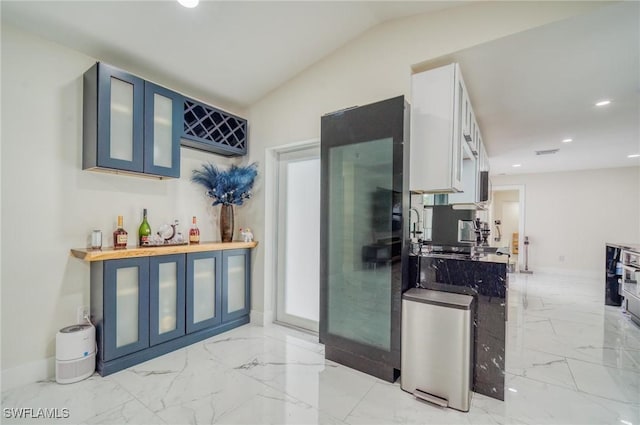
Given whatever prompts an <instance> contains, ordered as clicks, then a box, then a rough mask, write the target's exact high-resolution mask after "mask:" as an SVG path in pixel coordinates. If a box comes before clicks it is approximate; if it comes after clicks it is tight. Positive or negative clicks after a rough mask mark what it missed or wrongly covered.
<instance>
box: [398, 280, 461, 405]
mask: <svg viewBox="0 0 640 425" xmlns="http://www.w3.org/2000/svg"><path fill="white" fill-rule="evenodd" d="M473 301H474V299H473V297H471V296H469V295H462V294H456V293H449V292H442V291H432V290H428V289H420V288H412V289H410V290H408V291H407V292H405V293H404V294H403V295H402V352H401V353H402V354H401V356H402V363H401V364H402V376H401V381H402V384H401V387H402V389H403V390H404V391H407V392H409V393H412V394H413V395H414V396H415V397H417V398H420V399H422V400H425V401H429V402H431V403H435V404H437V405H439V406H442V407H451V408H453V409H457V410H461V411H463V412H468V411H469V406H470V404H471V387H472V379H473V376H472V375H473V373H472V372H473V340H474V338H473V337H474V333H473V324H472V320H473Z"/></svg>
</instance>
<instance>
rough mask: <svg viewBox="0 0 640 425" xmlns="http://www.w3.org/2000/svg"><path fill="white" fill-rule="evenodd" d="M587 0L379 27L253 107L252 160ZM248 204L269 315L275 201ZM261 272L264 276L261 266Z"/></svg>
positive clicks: (260, 297) (506, 5) (263, 305)
mask: <svg viewBox="0 0 640 425" xmlns="http://www.w3.org/2000/svg"><path fill="white" fill-rule="evenodd" d="M599 6H600V4H598V3H590V2H473V3H472V4H469V5H465V6H460V7H456V8H452V9H446V10H444V11H440V12H437V13H433V14H426V15H420V16H415V17H409V18H404V19H398V20H394V21H391V22H388V23H385V24H382V25H379V26H377V27H375V28H373V29H372V30H370V31H368V32H366V33H365V34H364V35H363V36H361V37H359V38H357V39H356V40H354V41H352V42H350V43H348V44H346V45H345V46H343V47H342V48H340V49H338V50H337V51H335V52H334V53H332V54H330V55H328V56H327V57H326V58H324V59H323V60H321V61H319V62H318V63H316V64H314V65H313V66H312V67H310V68H308V69H307V70H305V71H304V72H302V73H301V74H300V75H298V76H297V77H295V78H293V79H292V80H290V81H289V82H287V83H286V84H284V85H283V86H281V87H280V88H278V89H277V90H275V91H274V92H272V93H270V94H269V95H267V96H266V97H265V98H263V99H262V100H260V101H259V102H257V103H256V104H255V105H252V107H251V108H250V111H249V122H250V147H249V154H250V157H251V160H257V161H259V162H260V163H264V162H265V148H271V147H274V146H280V145H286V144H289V143H295V142H299V141H303V140H311V139H318V138H319V137H320V117H321V116H322V115H323V114H325V113H327V112H331V111H335V110H338V109H342V108H345V107H349V106H354V105H364V104H367V103H371V102H374V101H378V100H382V99H386V98H389V97H393V96H398V95H403V94H404V95H405V96H409V90H410V74H411V68H412V66H415V67H416V68H419V67H420V64H421V63H423V62H425V61H428V60H432V59H435V58H438V57H440V56H443V55H447V54H451V53H453V52H456V51H458V50H462V49H465V48H468V47H472V46H474V45H477V44H481V43H484V42H487V41H491V40H494V39H497V38H500V37H504V36H508V35H510V34H515V33H517V32H520V31H524V30H527V29H530V28H534V27H537V26H540V25H544V24H547V23H550V22H554V21H558V20H562V19H565V18H568V17H571V16H574V15H577V14H579V13H584V12H587V11H589V10H591V9H593V8H596V7H599ZM254 201H256V202H252V203H251V205H250V206H249V207H248V208H249V209H250V215H251V217H252V219H253V223H252V227H253V228H255V230H256V232H255V233H256V236H257V238H258V239H259V240H261V241H263V243H261V247H262V248H263V249H259V250H258V251H256V255H255V256H254V258H255V260H256V261H255V269H254V270H255V271H256V273H255V274H254V276H253V293H252V308H253V310H254V313H255V315H254V316H252V317H257V316H258V315H260V314H262V313H264V318H265V321H266V322H268V321H269V318H270V317H272V308H273V296H274V292H273V291H274V289H273V288H274V285H273V282H272V276H273V273H272V268H273V263H274V262H275V256H274V254H273V252H272V251H273V250H272V249H271V248H270V247H272V246H273V242H272V241H271V240H266V239H267V238H266V235H269V234H270V231H269V230H268V229H265V220H264V214H267V215H268V214H270V212H269V211H270V210H271V208H272V207H273V206H272V205H271V204H270V203H265V198H264V193H258V196H257V197H256V198H255V199H254ZM262 270H264V272H265V273H264V274H262V273H260V271H262Z"/></svg>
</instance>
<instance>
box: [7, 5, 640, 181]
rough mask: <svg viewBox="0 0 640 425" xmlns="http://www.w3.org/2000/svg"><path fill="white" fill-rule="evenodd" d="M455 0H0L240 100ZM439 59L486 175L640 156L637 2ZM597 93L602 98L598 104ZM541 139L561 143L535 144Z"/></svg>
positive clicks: (81, 43)
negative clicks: (461, 83)
mask: <svg viewBox="0 0 640 425" xmlns="http://www.w3.org/2000/svg"><path fill="white" fill-rule="evenodd" d="M465 3H466V2H451V1H450V2H430V1H425V2H420V1H413V2H412V1H409V2H404V1H391V2H385V1H382V2H375V1H352V2H346V1H345V2H334V1H300V2H293V1H284V2H274V1H251V2H244V1H237V2H224V1H203V2H202V3H201V4H200V5H199V6H198V7H197V8H195V9H186V8H183V7H182V6H180V5H178V3H177V2H174V1H138V2H129V1H127V2H124V1H44V2H39V1H6V0H3V1H2V2H1V7H2V22H3V24H5V23H9V24H11V25H14V26H16V27H19V28H22V29H24V30H27V31H29V32H33V33H36V34H38V35H40V36H42V37H44V38H47V39H51V40H53V41H55V42H58V43H61V44H63V45H67V46H69V47H71V48H73V49H76V50H79V51H81V52H84V53H86V54H88V55H89V56H92V57H95V58H98V59H100V60H104V61H107V62H110V63H113V64H114V65H116V66H123V67H124V65H125V64H126V65H127V66H126V69H127V70H129V71H131V72H134V73H137V74H140V75H144V76H145V77H148V78H150V79H154V77H156V78H157V79H160V80H161V81H163V82H175V83H176V84H177V86H175V88H176V89H182V90H183V91H188V92H190V93H202V96H203V97H209V98H211V99H217V100H219V101H220V103H221V104H219V106H222V107H228V108H235V109H236V110H241V109H244V108H247V107H249V106H250V105H252V104H253V103H254V102H256V101H257V100H259V99H260V98H262V97H263V96H264V95H266V94H267V93H269V92H270V91H272V90H275V89H277V88H278V87H279V86H280V85H282V84H283V83H285V82H286V81H288V80H289V79H291V78H292V77H294V76H295V75H297V74H298V73H300V72H302V71H304V69H306V68H307V67H309V66H312V65H313V64H314V63H315V62H317V61H318V60H320V59H321V58H322V57H324V56H326V55H328V54H330V53H331V52H332V51H334V50H335V49H337V48H339V47H340V46H342V45H344V44H346V43H348V42H349V41H350V40H353V39H354V38H355V37H358V36H360V35H362V34H363V33H365V32H366V31H367V30H368V29H370V28H373V27H374V26H376V25H379V24H380V23H382V22H385V21H388V20H390V19H397V18H402V17H405V16H410V15H415V14H420V13H429V12H433V11H435V10H440V9H443V8H447V7H464V4H465ZM446 61H457V62H459V63H460V65H461V67H462V72H463V75H464V77H465V81H466V84H467V87H468V89H469V92H470V95H471V99H472V103H473V107H474V110H475V111H476V115H477V119H478V122H479V124H480V127H481V129H482V132H483V136H484V140H485V144H486V146H487V149H488V152H489V155H490V158H491V165H492V173H498V174H500V173H524V172H526V173H528V172H543V171H557V170H564V169H584V168H604V167H620V166H632V165H635V166H637V165H640V159H638V158H628V155H631V154H634V153H638V154H640V3H638V2H635V1H630V2H621V3H612V4H611V5H610V6H606V7H602V8H599V9H596V10H595V11H593V12H590V13H587V14H585V15H581V16H577V17H574V18H571V19H567V20H564V21H560V22H555V23H552V24H549V25H545V26H543V27H539V28H535V29H532V30H529V31H525V32H522V33H519V34H515V35H512V36H509V37H505V38H502V39H499V40H496V41H493V42H490V43H486V44H482V45H479V46H476V47H473V48H471V49H467V50H464V51H460V52H456V53H453V54H451V55H449V56H447V57H446V58H439V59H438V60H437V61H434V62H433V64H432V65H434V66H435V65H437V64H438V63H443V62H446ZM428 65H429V64H421V66H422V67H424V66H428ZM189 89H190V90H189ZM605 98H607V99H611V104H610V105H608V106H607V107H596V106H595V105H594V104H595V102H596V101H598V100H601V99H605ZM568 138H571V139H573V141H572V142H570V143H563V142H562V140H564V139H568ZM547 149H560V150H559V151H558V152H557V153H556V154H553V155H546V156H537V155H536V154H535V151H536V150H547ZM516 164H520V167H517V168H515V167H513V165H516Z"/></svg>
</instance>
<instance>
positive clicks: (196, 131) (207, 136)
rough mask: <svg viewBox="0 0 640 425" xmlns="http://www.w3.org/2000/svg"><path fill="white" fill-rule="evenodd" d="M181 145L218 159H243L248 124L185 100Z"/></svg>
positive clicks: (198, 103) (211, 108)
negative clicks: (225, 157)
mask: <svg viewBox="0 0 640 425" xmlns="http://www.w3.org/2000/svg"><path fill="white" fill-rule="evenodd" d="M181 144H182V145H183V146H187V147H191V148H194V149H199V150H204V151H207V152H213V153H217V154H219V155H225V156H240V155H246V154H247V120H245V119H243V118H240V117H237V116H235V115H232V114H229V113H228V112H225V111H221V110H220V109H217V108H215V107H213V106H209V105H205V104H204V103H200V102H198V101H196V100H193V99H188V98H185V99H184V131H183V134H182V142H181Z"/></svg>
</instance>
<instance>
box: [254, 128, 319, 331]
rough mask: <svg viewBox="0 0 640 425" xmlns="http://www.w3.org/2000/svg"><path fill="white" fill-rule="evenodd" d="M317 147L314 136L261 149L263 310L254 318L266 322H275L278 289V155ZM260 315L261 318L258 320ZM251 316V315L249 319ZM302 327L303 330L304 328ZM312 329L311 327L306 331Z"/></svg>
mask: <svg viewBox="0 0 640 425" xmlns="http://www.w3.org/2000/svg"><path fill="white" fill-rule="evenodd" d="M314 147H318V148H320V139H319V138H314V139H309V140H302V141H299V142H294V143H289V144H286V145H280V146H275V147H273V148H267V149H266V150H265V177H264V181H265V229H264V238H265V253H264V297H265V299H264V306H265V312H264V315H263V316H262V317H261V318H258V317H256V319H257V320H256V322H257V323H259V324H261V325H263V326H267V325H270V324H272V323H275V322H276V311H277V305H276V302H277V298H278V295H277V291H278V285H277V281H278V231H279V230H278V218H279V217H278V208H279V206H278V203H279V202H278V201H279V197H278V186H279V181H278V175H279V167H280V155H281V154H283V153H289V152H295V151H299V150H304V149H309V148H314ZM267 308H269V310H267ZM260 319H261V320H260ZM253 321H254V320H253V319H252V322H253ZM305 331H307V330H306V329H305ZM308 332H312V331H308Z"/></svg>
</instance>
